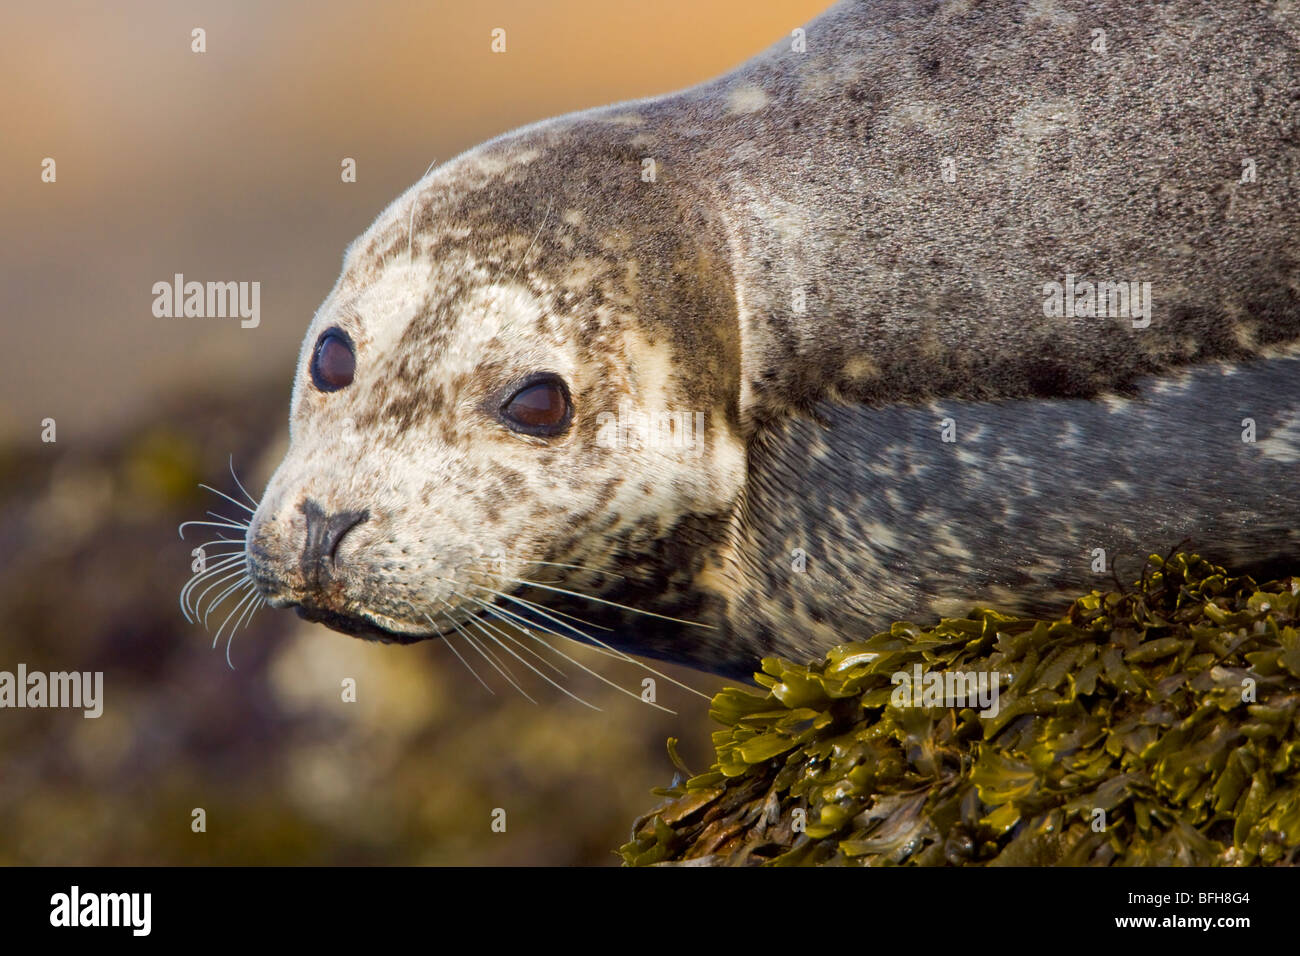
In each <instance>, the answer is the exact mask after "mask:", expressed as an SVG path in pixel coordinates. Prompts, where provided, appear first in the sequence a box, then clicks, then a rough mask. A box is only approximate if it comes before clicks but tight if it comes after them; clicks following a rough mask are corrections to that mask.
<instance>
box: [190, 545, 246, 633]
mask: <svg viewBox="0 0 1300 956" xmlns="http://www.w3.org/2000/svg"><path fill="white" fill-rule="evenodd" d="M243 559H244V555H243V553H242V552H241V553H239V554H231V555H227V556H226V557H224V558H222V559H221V560H220V561H217V562H214V563H213V564H212V565H211V566H209V567H207V568H205V569H204V570H202V571H200V572H199V573H198V574H196V575H194V576H193V577H191V578H190V579H189V581H188V582H186V584H185V586H184V587H183V588H181V596H180V600H181V610H182V611H184V612H185V617H186V619H187V620H189V621H191V622H193V620H194V619H193V618H191V617H190V613H189V610H188V604H189V602H188V600H187V598H188V596H189V595H190V594H192V593H193V592H194V589H195V588H196V587H198V586H199V585H200V584H202V583H203V582H204V581H207V580H208V579H210V578H211V577H212V576H213V575H215V574H221V573H223V572H225V571H228V570H230V569H231V568H232V567H234V566H235V565H236V564H238V563H239V562H241V561H242V560H243ZM196 613H197V612H196Z"/></svg>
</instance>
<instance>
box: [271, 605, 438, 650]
mask: <svg viewBox="0 0 1300 956" xmlns="http://www.w3.org/2000/svg"><path fill="white" fill-rule="evenodd" d="M293 609H294V610H295V611H296V612H297V613H298V616H299V617H300V618H302V619H303V620H304V621H311V622H312V623H313V624H324V625H325V626H326V627H328V628H329V629H330V630H332V631H338V632H340V633H342V634H348V635H350V636H352V637H359V638H361V639H362V640H366V641H378V642H380V643H381V644H418V643H419V642H420V641H429V640H433V639H434V638H436V637H441V636H442V635H441V634H440V633H433V634H401V633H398V632H396V631H390V630H387V629H385V628H383V627H380V626H379V625H378V624H376V623H374V622H373V621H370V620H367V619H366V618H362V617H354V616H353V615H351V614H340V613H339V612H338V611H329V610H326V609H325V608H319V607H312V606H310V605H307V604H295V605H294V606H293Z"/></svg>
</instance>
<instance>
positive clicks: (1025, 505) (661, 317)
mask: <svg viewBox="0 0 1300 956" xmlns="http://www.w3.org/2000/svg"><path fill="white" fill-rule="evenodd" d="M1098 29H1100V30H1104V31H1105V35H1104V45H1105V52H1100V51H1099V50H1098V48H1097V37H1096V34H1095V32H1094V31H1096V30H1098ZM805 39H806V52H798V51H796V50H795V49H792V46H793V45H794V44H793V43H792V40H791V39H790V38H786V39H784V40H782V41H781V42H779V43H778V44H776V45H775V46H774V47H772V48H771V49H770V50H769V51H767V52H766V53H764V54H762V55H760V56H758V57H757V58H755V59H754V60H752V61H750V62H749V63H747V64H744V65H743V66H741V67H739V68H738V69H736V70H735V71H733V72H731V73H729V74H727V75H725V76H723V77H721V78H719V79H717V80H715V81H712V82H709V83H706V84H703V85H701V86H699V87H695V88H692V89H689V90H686V91H683V92H681V93H677V94H672V95H668V96H663V97H658V98H654V99H649V100H642V101H637V102H632V103H625V104H619V105H616V106H612V107H608V108H604V109H599V110H592V111H587V112H584V113H579V114H575V115H572V116H566V117H560V118H558V119H553V120H547V121H545V122H542V123H538V124H535V125H533V126H529V127H526V128H524V129H522V130H519V131H516V132H514V133H511V134H508V135H506V136H502V137H500V138H498V139H495V140H492V141H490V142H488V143H485V144H484V145H482V146H480V147H477V148H476V149H474V150H471V151H470V152H468V153H465V154H463V155H462V156H460V157H457V158H456V159H455V160H453V161H451V162H449V163H447V164H445V165H444V166H442V167H440V168H438V169H436V170H434V171H432V172H431V173H430V174H429V175H427V176H426V177H425V178H423V179H422V180H421V181H420V182H418V183H416V184H415V185H414V186H413V187H412V188H411V189H410V190H408V191H407V192H406V193H405V194H404V195H403V196H402V197H400V198H399V199H398V200H397V201H396V202H394V203H393V204H392V205H391V206H390V207H389V208H388V209H387V210H386V211H385V212H384V213H382V214H381V215H380V216H379V218H378V219H377V220H376V221H375V223H374V225H373V226H372V227H371V228H370V229H369V230H368V231H367V232H366V233H365V234H364V235H362V236H361V237H360V238H359V239H357V241H356V242H354V243H353V244H352V246H351V247H350V248H349V250H348V252H347V254H346V256H345V259H344V266H343V272H342V275H341V276H340V278H339V280H338V283H337V285H336V286H335V288H334V290H333V291H332V292H331V294H330V296H329V297H328V298H327V300H326V301H325V303H324V304H323V305H322V306H321V309H320V311H319V312H318V314H317V315H316V317H315V319H314V320H313V322H312V324H311V326H310V328H309V329H308V332H307V336H306V339H305V342H304V346H303V352H302V356H301V358H300V361H299V367H298V371H297V377H296V379H295V387H294V396H293V404H292V412H291V445H290V449H289V452H288V454H287V456H286V458H285V461H284V463H283V464H282V465H281V467H280V469H279V471H278V472H277V473H276V475H275V476H274V478H273V479H272V481H271V483H270V485H269V487H268V489H267V492H266V495H265V496H264V498H263V500H262V503H261V506H260V507H259V509H258V512H257V515H256V517H255V520H254V523H253V529H252V531H251V532H250V535H249V542H250V545H251V547H250V553H251V559H250V569H251V570H252V572H253V575H254V578H255V579H256V580H257V581H258V582H259V585H260V586H261V587H262V589H263V592H264V593H265V594H267V595H268V597H270V598H272V599H273V600H275V601H276V602H278V603H285V604H287V603H304V602H307V603H313V604H315V605H318V606H320V607H322V608H325V609H328V610H329V611H330V612H331V613H336V614H342V615H347V616H351V617H356V618H361V619H364V620H366V621H368V622H369V623H370V624H372V625H374V626H377V627H379V628H382V629H384V630H385V631H387V632H389V633H391V634H392V635H394V636H398V637H403V638H406V639H411V638H418V637H421V636H426V635H429V634H430V632H431V628H430V625H429V622H428V620H427V618H426V617H425V615H426V614H436V613H441V612H442V611H447V612H448V613H454V614H455V615H457V616H458V619H464V618H465V617H466V616H467V615H468V614H470V613H472V612H473V611H474V610H475V607H476V606H475V605H473V604H472V603H470V602H468V601H466V600H465V599H464V594H465V593H466V592H468V593H474V594H477V595H478V596H479V597H480V598H483V597H487V598H488V599H492V598H491V595H490V593H489V592H488V591H487V590H486V589H487V588H494V589H496V590H498V591H504V592H509V593H512V594H515V593H518V594H522V595H526V596H528V597H530V598H532V599H535V600H537V601H538V602H539V603H541V604H544V605H545V606H546V607H548V608H553V609H556V610H562V611H565V612H567V613H572V614H575V615H578V616H580V617H582V618H583V619H584V620H586V621H589V622H591V623H593V624H599V625H601V626H604V627H610V628H613V629H614V633H615V634H616V635H617V636H616V637H615V638H611V641H612V642H613V643H616V644H618V645H619V646H621V647H623V648H625V649H627V650H629V651H632V652H636V653H643V654H647V655H650V656H658V657H663V658H668V659H672V660H677V661H681V662H685V663H687V664H691V665H694V666H697V667H701V668H705V669H709V670H715V671H719V672H725V673H734V674H744V673H747V672H748V671H749V669H750V668H751V667H752V666H753V664H754V662H755V660H756V658H757V656H758V655H759V654H761V653H766V652H768V651H774V652H779V653H782V654H784V655H786V656H794V657H800V656H802V657H810V656H815V655H816V654H818V653H819V652H820V651H822V650H824V649H825V647H826V646H827V645H828V644H831V643H834V642H835V641H836V640H837V639H842V638H845V637H848V636H860V635H861V633H862V629H864V628H871V627H876V626H880V625H882V624H884V623H887V622H888V621H889V620H890V619H893V618H894V617H898V616H919V617H924V616H927V615H931V616H932V615H934V614H937V613H941V612H942V611H943V610H944V609H946V608H948V609H950V608H954V607H957V606H960V605H962V604H964V603H968V602H976V601H995V600H997V601H1001V600H1009V599H1011V598H1013V597H1014V599H1015V601H1016V603H1017V604H1020V605H1023V604H1024V603H1025V602H1029V603H1031V604H1039V603H1041V602H1044V601H1050V599H1051V596H1052V595H1053V594H1054V593H1055V592H1056V591H1057V590H1058V589H1059V588H1061V587H1063V586H1066V585H1067V584H1068V586H1071V587H1072V586H1075V585H1076V584H1077V583H1078V582H1079V581H1080V580H1084V576H1085V575H1086V574H1087V573H1089V570H1090V566H1091V563H1092V561H1093V558H1092V552H1093V549H1095V548H1107V549H1109V550H1108V554H1110V555H1111V556H1112V557H1113V556H1114V555H1115V553H1118V554H1120V555H1127V556H1130V557H1134V558H1136V557H1140V556H1141V554H1143V553H1144V550H1143V549H1147V550H1155V549H1164V548H1169V547H1172V546H1174V545H1176V544H1178V543H1179V542H1180V541H1181V540H1183V539H1184V538H1191V539H1192V544H1191V545H1190V546H1192V547H1194V548H1197V549H1199V550H1202V551H1204V552H1205V553H1207V554H1210V555H1211V556H1213V557H1215V558H1216V559H1217V560H1221V561H1224V562H1227V563H1230V564H1231V563H1234V562H1235V563H1241V562H1253V561H1259V560H1267V559H1275V558H1283V559H1285V558H1293V557H1296V556H1297V539H1296V529H1297V528H1300V521H1298V520H1297V519H1298V518H1300V505H1298V504H1297V496H1296V494H1295V493H1296V491H1297V490H1298V489H1297V483H1296V477H1295V476H1296V471H1295V467H1296V464H1297V460H1298V455H1297V452H1296V449H1297V448H1300V424H1297V423H1298V422H1300V417H1297V416H1300V380H1298V379H1297V376H1296V374H1295V369H1296V366H1297V362H1296V360H1295V359H1294V358H1293V357H1291V353H1292V352H1294V345H1295V343H1296V342H1297V341H1298V340H1300V246H1298V245H1297V242H1298V240H1297V236H1298V235H1300V166H1298V164H1297V161H1298V160H1300V65H1298V64H1300V5H1297V4H1296V3H1295V2H1294V0H1283V2H1277V3H1266V4H1232V3H1229V4H1222V3H1210V2H1193V0H1172V2H1165V3H1132V2H1072V0H1034V2H1010V0H987V2H979V0H958V2H943V3H940V2H912V0H881V2H849V3H843V4H840V5H838V6H836V7H835V8H833V9H832V10H830V11H829V12H827V13H826V14H824V15H823V16H821V17H819V18H818V19H816V20H814V21H812V22H811V23H809V24H808V25H807V27H806V29H805ZM1246 161H1249V162H1250V163H1253V168H1254V170H1255V174H1256V175H1255V179H1254V180H1253V181H1249V180H1248V181H1242V180H1243V178H1244V177H1243V168H1244V167H1243V163H1245V162H1246ZM651 164H652V168H653V176H652V177H651V176H648V175H646V171H647V169H649V168H651ZM945 173H948V174H953V173H955V175H945ZM949 180H951V181H949ZM1067 275H1072V276H1075V277H1077V278H1079V279H1089V280H1092V281H1125V282H1127V281H1138V282H1149V283H1150V288H1151V302H1152V314H1151V321H1150V324H1149V327H1145V328H1135V327H1134V323H1133V322H1131V321H1130V320H1129V318H1128V317H1125V316H1119V317H1107V316H1102V317H1092V316H1087V315H1081V316H1079V317H1075V316H1063V317H1051V316H1048V315H1045V310H1044V305H1043V302H1044V284H1045V283H1050V282H1053V281H1057V282H1060V281H1063V280H1064V279H1065V277H1066V276H1067ZM334 325H338V326H341V327H343V328H344V329H345V330H346V331H347V332H348V333H349V335H350V336H351V337H352V339H353V341H354V342H355V343H356V350H357V351H356V354H357V373H356V379H355V381H354V383H353V384H352V385H351V386H350V387H349V388H347V389H344V390H342V391H339V392H333V393H328V394H325V393H321V392H318V391H316V390H315V389H314V388H313V387H312V384H311V379H310V376H309V373H308V369H307V363H308V361H309V358H310V355H311V351H312V348H313V345H314V343H315V341H316V339H317V337H318V336H319V335H320V333H321V332H322V331H323V330H325V329H327V328H329V327H331V326H334ZM537 370H547V371H552V372H555V373H558V374H559V375H561V376H563V377H564V378H565V380H566V382H568V384H569V387H570V390H571V392H572V394H573V396H574V408H575V411H574V418H573V424H572V426H571V428H570V429H569V431H568V432H567V433H565V434H564V435H563V436H561V437H559V438H555V439H539V438H529V437H524V436H520V435H518V434H515V433H513V432H510V431H509V430H508V429H506V428H505V427H504V426H503V425H502V424H501V422H500V421H499V420H498V419H497V418H496V417H495V416H494V415H493V413H492V408H493V401H494V400H495V399H496V398H497V397H499V396H500V395H502V394H503V393H504V391H506V390H508V389H509V388H510V386H511V384H512V383H516V382H519V381H521V380H522V379H523V377H524V376H526V375H528V374H530V373H532V372H534V371H537ZM1193 373H1194V374H1193ZM1153 396H1155V397H1154V398H1153ZM620 407H622V408H625V409H629V410H631V411H634V412H644V413H655V412H657V411H668V412H684V413H687V414H689V415H692V416H694V415H697V414H698V415H699V416H701V420H702V421H703V423H704V427H703V430H702V436H701V438H702V441H701V446H700V447H689V448H685V447H679V446H677V445H672V444H669V445H667V446H664V445H662V444H661V445H657V446H654V445H640V446H638V444H637V443H636V442H631V443H626V442H624V443H620V444H619V445H618V447H614V448H611V447H608V443H607V442H602V441H601V435H602V431H601V428H602V422H605V421H607V418H603V417H602V415H606V416H607V415H609V414H614V413H617V412H618V410H619V409H620ZM944 418H951V419H952V420H953V422H954V425H955V434H956V438H957V440H956V441H955V442H952V443H947V442H942V441H941V440H940V433H939V428H940V421H941V420H942V419H944ZM1247 418H1251V419H1253V420H1254V421H1255V422H1256V423H1257V428H1258V443H1257V444H1244V443H1243V442H1242V440H1241V437H1240V434H1241V431H1242V428H1243V424H1242V422H1243V419H1247ZM1071 442H1074V444H1071ZM1269 442H1272V445H1269V444H1268V443H1269ZM1270 448H1271V449H1272V451H1271V453H1270V452H1269V449H1270ZM306 499H312V500H314V501H317V502H319V503H321V505H322V506H323V507H324V508H325V509H326V510H327V511H345V510H360V509H366V510H367V512H368V514H369V516H370V517H369V520H367V521H366V522H365V523H364V524H362V525H359V526H358V527H357V528H356V529H355V530H354V531H352V532H350V533H348V535H347V536H346V537H345V538H344V539H343V541H342V543H341V545H340V547H339V550H338V555H337V560H336V562H335V566H334V570H333V573H332V575H331V576H329V579H328V580H327V581H324V582H308V581H306V580H304V579H303V576H302V574H301V573H300V572H299V571H298V570H297V568H298V564H299V562H298V555H299V552H300V551H301V549H302V541H303V538H304V536H305V533H306V532H305V527H304V518H303V516H302V512H301V510H300V505H301V503H302V502H303V501H304V500H306ZM795 552H801V553H802V554H803V556H804V557H803V561H802V563H800V562H799V561H798V559H797V557H795V558H792V554H794V553H795ZM489 558H490V560H491V562H492V564H491V566H492V567H493V568H494V569H495V571H496V576H495V577H490V576H485V573H484V572H483V570H482V569H483V568H484V567H485V564H484V562H485V561H487V560H489ZM543 561H544V562H555V563H566V564H575V565H583V566H585V567H587V568H589V569H595V570H587V571H579V570H575V569H557V568H555V567H551V566H548V567H545V568H543V566H542V565H540V564H538V562H543ZM796 563H800V566H802V567H804V569H805V570H803V571H793V572H792V570H791V569H792V568H793V567H794V566H795V564H796ZM543 572H544V573H543ZM598 572H606V573H598ZM607 572H614V573H616V574H617V575H618V576H617V577H615V576H613V574H611V573H607ZM510 579H514V580H515V581H516V582H518V581H521V580H528V581H535V582H539V583H540V582H542V581H546V582H550V583H553V584H555V585H556V586H563V587H565V588H569V589H573V590H576V591H581V592H582V593H584V594H590V595H597V596H600V597H603V598H605V599H607V600H611V601H618V602H622V603H626V604H630V605H631V606H633V607H636V608H638V609H641V610H645V611H653V612H656V613H660V614H669V615H673V616H676V617H682V618H687V619H690V620H692V621H695V622H698V623H699V624H702V625H706V626H703V627H698V626H683V625H679V624H673V623H670V622H667V621H663V620H661V619H650V618H646V617H643V616H638V615H634V614H629V613H625V612H619V611H616V610H614V609H613V608H610V607H608V606H604V605H600V606H596V605H593V604H592V603H591V602H589V601H585V600H582V599H577V598H564V597H562V596H561V595H559V594H557V593H555V592H552V591H545V590H543V589H538V588H532V589H531V590H530V589H527V588H524V587H522V586H520V585H518V584H514V585H508V584H503V582H504V581H507V580H510ZM849 630H851V631H852V632H853V633H852V634H851V635H850V634H847V633H846V631H849Z"/></svg>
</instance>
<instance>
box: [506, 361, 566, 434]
mask: <svg viewBox="0 0 1300 956" xmlns="http://www.w3.org/2000/svg"><path fill="white" fill-rule="evenodd" d="M501 417H502V419H504V421H505V423H506V425H508V426H509V427H510V428H511V429H512V430H514V431H517V432H522V433H523V434H525V435H542V436H547V437H549V436H551V435H558V434H559V433H560V432H562V431H564V429H565V428H567V427H568V425H569V420H570V419H571V418H572V417H573V406H572V405H571V404H570V402H569V389H568V388H567V387H566V386H565V384H564V379H562V378H560V377H559V376H558V375H549V374H547V375H541V376H538V377H536V378H533V379H531V380H529V381H527V382H525V383H524V384H523V385H522V386H521V387H520V388H518V389H516V390H515V392H514V393H513V394H512V395H511V396H510V397H509V398H508V399H506V400H505V402H504V403H503V404H502V406H501Z"/></svg>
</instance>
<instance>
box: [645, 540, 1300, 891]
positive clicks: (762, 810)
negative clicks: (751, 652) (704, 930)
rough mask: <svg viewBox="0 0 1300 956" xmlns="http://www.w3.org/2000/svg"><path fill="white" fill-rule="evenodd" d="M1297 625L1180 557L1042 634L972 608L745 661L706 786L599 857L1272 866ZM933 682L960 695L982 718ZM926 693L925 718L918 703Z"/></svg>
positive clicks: (1299, 803)
mask: <svg viewBox="0 0 1300 956" xmlns="http://www.w3.org/2000/svg"><path fill="white" fill-rule="evenodd" d="M1298 624H1300V578H1286V579H1283V580H1279V581H1274V582H1271V583H1268V584H1265V585H1262V586H1261V585H1258V584H1256V582H1255V581H1254V580H1253V579H1252V578H1250V577H1247V576H1237V577H1233V576H1229V575H1228V574H1227V573H1226V572H1225V571H1224V570H1223V569H1222V568H1219V567H1217V566H1215V565H1213V564H1211V563H1209V562H1208V561H1205V560H1203V559H1202V558H1200V557H1199V556H1197V555H1195V554H1184V553H1180V554H1174V555H1171V556H1169V557H1168V558H1167V559H1166V558H1161V557H1159V556H1155V555H1153V556H1151V557H1150V558H1149V559H1148V562H1147V565H1146V566H1145V568H1144V569H1143V573H1142V577H1141V580H1139V581H1138V582H1136V584H1135V585H1134V587H1133V588H1132V589H1127V588H1123V587H1122V586H1121V587H1117V588H1116V589H1115V590H1113V591H1106V592H1103V591H1095V590H1094V591H1092V592H1090V593H1089V594H1087V595H1085V596H1083V597H1080V598H1078V599H1077V600H1075V601H1074V602H1073V604H1071V606H1070V607H1069V609H1068V611H1066V613H1064V614H1063V615H1062V616H1061V617H1060V618H1058V619H1054V620H1048V619H1040V618H1020V617H1015V616H1011V615H1006V614H1001V613H998V612H997V611H993V610H988V609H983V608H976V609H974V610H972V611H971V612H970V613H969V614H968V615H967V616H966V617H963V618H952V619H945V620H943V621H941V622H939V623H938V624H937V625H936V626H934V627H933V628H930V629H925V628H922V627H918V626H916V625H914V624H909V623H896V624H894V625H893V626H892V627H891V628H890V629H889V630H887V631H883V632H881V633H878V634H875V635H874V636H872V637H870V638H869V639H867V640H863V641H855V642H852V643H847V644H842V645H840V646H837V647H835V648H833V649H832V650H831V651H829V652H828V653H827V655H826V656H825V658H824V659H823V660H821V661H819V662H816V663H813V664H810V665H807V666H804V665H799V664H795V663H791V662H789V661H785V660H780V659H777V658H765V659H764V660H763V661H762V670H761V671H760V672H758V673H757V674H756V675H755V679H756V681H757V683H758V684H759V685H761V688H763V689H764V690H765V693H764V692H755V691H754V690H753V689H740V688H733V687H728V688H725V689H724V690H722V691H721V692H720V693H719V694H718V695H717V696H716V697H714V699H713V705H712V709H711V710H710V715H711V717H712V718H713V719H714V720H716V721H717V722H718V723H720V724H721V725H722V727H723V729H721V730H719V731H717V732H715V733H714V735H713V737H714V745H715V748H716V751H717V757H716V761H715V762H714V764H713V766H712V767H711V768H710V770H709V771H707V772H705V773H702V774H698V775H695V776H690V777H689V778H687V779H684V780H680V782H678V783H676V785H674V786H672V787H669V788H665V789H661V790H657V791H655V792H656V793H657V794H659V795H660V796H663V797H666V798H667V800H666V802H664V803H663V804H662V805H661V806H659V807H657V808H655V809H654V810H652V811H651V812H650V813H648V814H646V815H645V816H643V817H642V818H640V819H639V820H637V821H636V823H635V824H634V826H633V832H632V838H631V840H630V842H628V843H627V844H625V845H624V846H623V847H622V848H621V849H620V851H619V852H620V855H621V856H622V858H623V861H624V863H625V864H626V865H635V866H640V865H647V864H656V863H678V864H697V865H699V864H725V865H760V864H761V865H773V866H785V865H974V866H985V865H995V866H1004V865H1072V866H1084V865H1129V866H1145V865H1196V866H1207V865H1248V864H1266V865H1267V864H1290V863H1295V862H1297V859H1298V858H1300V630H1297V625H1298ZM903 675H906V676H903ZM928 675H938V677H931V676H928ZM949 675H953V676H956V675H963V679H965V680H970V679H971V677H972V675H974V676H975V677H979V676H981V675H982V678H983V679H984V680H985V681H986V685H985V687H986V690H988V691H989V693H990V694H994V695H995V698H994V699H995V706H988V704H989V699H988V697H987V696H986V697H985V698H982V699H980V698H977V697H976V696H975V695H974V693H970V694H965V695H963V694H961V693H960V691H961V690H963V689H965V690H972V689H973V687H974V683H973V680H972V681H971V683H966V684H963V683H961V682H953V681H951V680H949ZM918 676H920V677H922V680H920V681H918V680H917V679H916V678H917V677H918ZM944 680H949V683H948V684H947V685H946V689H947V691H948V692H949V693H948V694H947V696H941V697H936V696H932V695H930V694H928V693H920V692H919V691H920V690H921V685H922V684H924V685H925V686H926V687H927V688H930V689H935V690H936V693H937V687H938V686H939V685H941V684H942V682H943V681H944ZM954 688H955V689H957V691H958V693H957V695H956V696H954V695H953V693H952V692H953V691H954ZM994 688H996V690H994ZM674 745H675V741H670V742H669V748H670V754H672V755H673V756H674V760H675V762H677V763H679V764H680V761H679V760H678V759H677V758H676V756H675V746H674Z"/></svg>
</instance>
